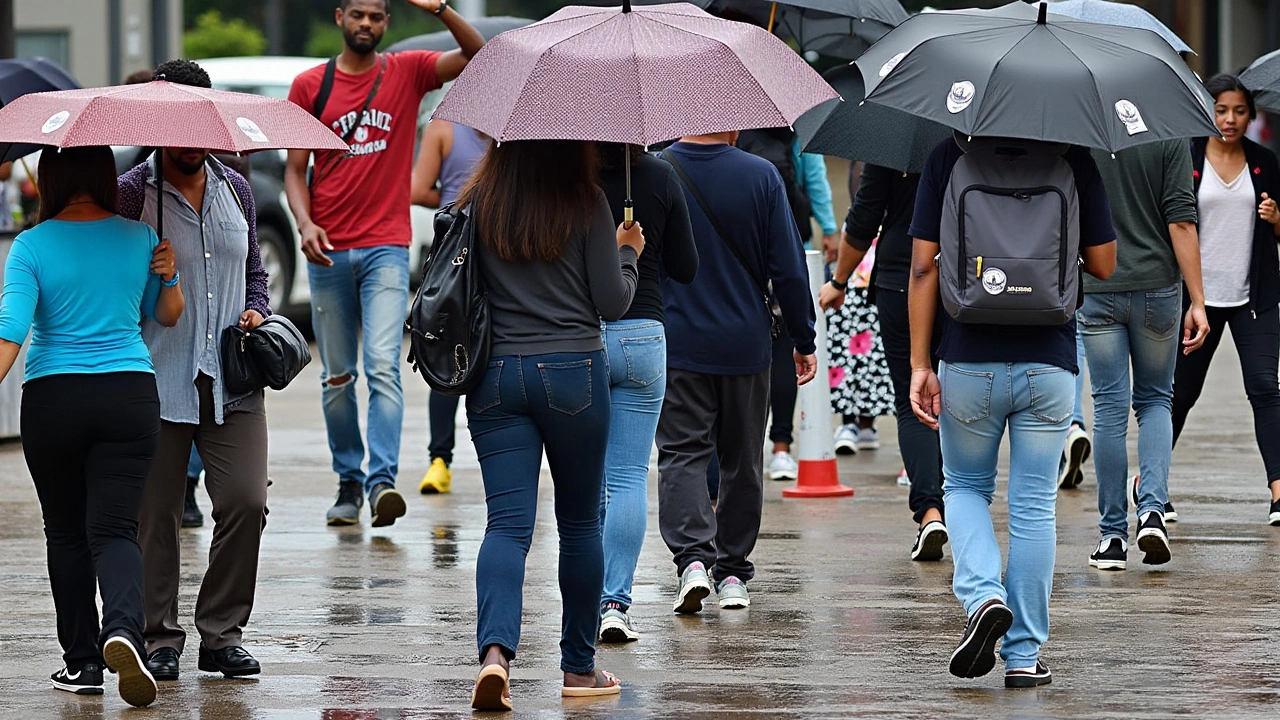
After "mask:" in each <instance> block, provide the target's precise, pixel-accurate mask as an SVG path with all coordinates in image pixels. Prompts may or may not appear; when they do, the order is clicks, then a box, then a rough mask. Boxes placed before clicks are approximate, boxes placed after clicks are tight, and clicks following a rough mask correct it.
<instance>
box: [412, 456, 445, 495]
mask: <svg viewBox="0 0 1280 720" xmlns="http://www.w3.org/2000/svg"><path fill="white" fill-rule="evenodd" d="M452 485H453V471H452V470H450V469H449V466H448V465H446V464H445V463H444V460H442V459H440V458H436V459H434V460H432V461H431V467H430V468H428V469H427V474H426V475H424V476H423V477H422V484H420V485H418V492H420V493H422V494H423V495H435V494H437V493H447V492H449V490H450V487H451V486H452Z"/></svg>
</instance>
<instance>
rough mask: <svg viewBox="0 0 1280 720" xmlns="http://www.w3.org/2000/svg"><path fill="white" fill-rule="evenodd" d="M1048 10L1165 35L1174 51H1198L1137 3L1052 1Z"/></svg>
mask: <svg viewBox="0 0 1280 720" xmlns="http://www.w3.org/2000/svg"><path fill="white" fill-rule="evenodd" d="M1049 12H1051V13H1056V14H1058V15H1066V16H1067V17H1073V18H1075V19H1077V20H1085V21H1087V22H1094V23H1102V24H1103V25H1119V26H1120V27H1129V28H1141V29H1143V30H1150V31H1151V32H1153V33H1156V34H1157V35H1159V36H1160V37H1162V38H1164V39H1165V41H1167V42H1168V43H1169V44H1170V45H1172V46H1173V49H1174V50H1176V51H1178V52H1180V53H1183V52H1185V53H1191V54H1192V55H1194V54H1195V51H1193V50H1192V49H1191V46H1190V45H1188V44H1186V43H1185V42H1183V41H1182V38H1180V37H1178V35H1177V33H1175V32H1174V31H1172V30H1170V29H1169V28H1168V26H1166V25H1165V24H1164V23H1162V22H1160V21H1159V20H1157V19H1156V16H1155V15H1152V14H1151V13H1149V12H1147V11H1146V10H1145V9H1143V8H1142V7H1140V6H1138V5H1133V4H1130V3H1127V2H1112V1H1111V0H1057V2H1052V3H1050V4H1049Z"/></svg>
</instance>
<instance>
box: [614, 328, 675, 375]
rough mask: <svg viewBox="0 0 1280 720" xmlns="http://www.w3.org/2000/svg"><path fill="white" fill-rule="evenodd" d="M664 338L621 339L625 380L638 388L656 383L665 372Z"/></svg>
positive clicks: (656, 336) (659, 336)
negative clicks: (624, 357) (625, 371)
mask: <svg viewBox="0 0 1280 720" xmlns="http://www.w3.org/2000/svg"><path fill="white" fill-rule="evenodd" d="M665 340H666V338H665V336H663V335H654V336H652V337H639V338H622V339H620V340H619V341H618V344H619V345H621V346H622V354H623V355H625V356H626V358H627V380H628V381H629V382H631V383H633V384H635V385H638V386H640V387H648V386H650V385H652V384H654V383H655V382H657V381H658V380H659V379H660V378H661V377H662V375H663V373H665V372H666V371H667V352H666V343H665Z"/></svg>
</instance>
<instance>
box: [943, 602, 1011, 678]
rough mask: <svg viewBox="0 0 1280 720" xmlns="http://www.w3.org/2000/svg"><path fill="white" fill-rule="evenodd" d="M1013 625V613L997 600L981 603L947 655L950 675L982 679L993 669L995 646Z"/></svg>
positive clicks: (994, 664)
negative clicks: (957, 642) (952, 649)
mask: <svg viewBox="0 0 1280 720" xmlns="http://www.w3.org/2000/svg"><path fill="white" fill-rule="evenodd" d="M1011 625H1013V611H1012V610H1010V609H1009V606H1008V605H1005V604H1004V602H1003V601H1002V600H1000V599H999V598H992V599H990V600H988V601H986V602H985V603H983V604H982V607H980V608H978V610H977V611H976V612H974V613H973V616H972V617H970V618H969V622H968V624H967V625H965V627H964V637H962V638H960V646H959V647H957V648H956V650H955V652H953V653H951V674H952V675H955V676H956V677H962V678H976V677H982V676H983V675H986V674H987V673H989V672H991V669H992V668H994V667H995V666H996V643H997V642H999V640H1000V638H1002V637H1004V634H1005V633H1007V632H1009V627H1010V626H1011Z"/></svg>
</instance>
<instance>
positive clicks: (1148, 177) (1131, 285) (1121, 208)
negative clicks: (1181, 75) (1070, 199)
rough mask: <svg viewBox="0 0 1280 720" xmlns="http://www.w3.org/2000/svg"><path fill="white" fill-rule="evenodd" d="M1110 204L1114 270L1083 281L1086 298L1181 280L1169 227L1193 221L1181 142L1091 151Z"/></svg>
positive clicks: (1187, 157) (1186, 148) (1187, 152)
mask: <svg viewBox="0 0 1280 720" xmlns="http://www.w3.org/2000/svg"><path fill="white" fill-rule="evenodd" d="M1093 159H1094V161H1095V162H1096V163H1097V165H1098V172H1099V173H1101V175H1102V183H1103V185H1104V186H1106V188H1107V197H1108V198H1109V199H1110V200H1111V220H1112V222H1113V223H1114V225H1115V228H1116V270H1115V272H1114V273H1112V275H1111V277H1110V279H1107V280H1099V279H1097V278H1095V277H1093V276H1092V275H1089V274H1087V273H1086V274H1085V276H1084V291H1085V292H1086V293H1103V292H1132V291H1137V290H1155V289H1157V288H1162V287H1168V286H1169V285H1173V284H1175V283H1177V282H1179V281H1180V280H1181V277H1182V276H1181V273H1179V272H1178V261H1177V258H1176V257H1175V256H1174V254H1173V242H1172V240H1170V238H1169V225H1171V224H1173V223H1179V222H1196V195H1195V191H1194V189H1193V188H1194V187H1195V185H1194V182H1195V179H1194V178H1193V177H1192V174H1191V173H1192V166H1191V147H1190V145H1189V144H1188V143H1187V141H1186V140H1165V141H1163V142H1155V143H1148V144H1145V145H1139V146H1138V147H1134V148H1129V149H1127V150H1121V151H1120V152H1118V153H1116V155H1115V158H1114V159H1113V158H1112V157H1111V153H1108V152H1103V151H1101V150H1094V151H1093Z"/></svg>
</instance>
